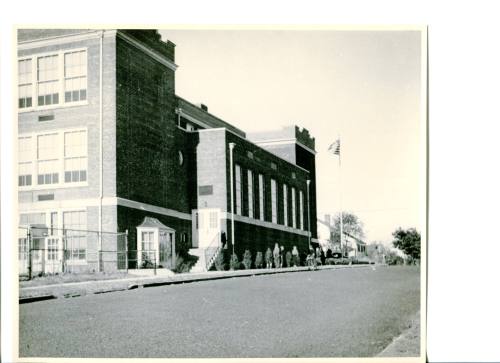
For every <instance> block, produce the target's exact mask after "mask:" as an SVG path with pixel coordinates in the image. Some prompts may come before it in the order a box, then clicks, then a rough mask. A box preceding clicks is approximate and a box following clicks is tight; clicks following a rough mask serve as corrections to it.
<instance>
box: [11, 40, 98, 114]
mask: <svg viewBox="0 0 500 363" xmlns="http://www.w3.org/2000/svg"><path fill="white" fill-rule="evenodd" d="M78 52H85V55H86V59H87V61H86V63H85V66H86V71H85V74H79V75H78V77H77V78H79V80H80V81H79V82H80V83H81V84H83V85H84V86H85V88H84V91H85V92H84V93H85V99H83V100H77V101H72V100H70V101H68V102H66V100H65V98H66V97H65V93H66V92H65V85H66V83H67V82H66V81H67V80H69V79H70V78H72V77H65V68H66V67H65V63H64V62H65V59H66V55H67V54H71V53H78ZM53 56H55V57H57V68H56V72H57V75H56V76H55V78H54V77H53V78H51V79H50V80H40V81H39V69H38V65H39V60H41V59H43V58H50V57H53ZM17 60H18V62H17V67H19V65H20V62H24V61H28V60H31V72H30V73H31V81H29V80H26V79H24V80H22V82H21V83H18V91H19V87H25V88H26V86H31V88H30V90H29V91H27V90H23V94H19V95H18V100H19V98H20V96H24V95H25V94H26V92H27V94H29V95H31V105H30V106H29V107H19V101H18V112H19V113H24V112H32V111H41V110H50V109H54V108H65V107H72V106H82V105H87V104H88V75H89V72H88V48H87V47H79V48H67V49H62V50H59V51H53V52H44V53H36V54H32V55H27V56H22V57H18V59H17ZM20 81H21V80H20ZM44 83H45V84H47V83H52V86H53V87H55V89H56V90H57V92H56V93H55V94H57V103H51V104H44V105H39V103H38V96H39V84H44ZM19 92H20V91H19ZM79 95H80V94H79ZM79 97H80V96H79ZM51 101H54V100H51ZM44 103H45V101H44Z"/></svg>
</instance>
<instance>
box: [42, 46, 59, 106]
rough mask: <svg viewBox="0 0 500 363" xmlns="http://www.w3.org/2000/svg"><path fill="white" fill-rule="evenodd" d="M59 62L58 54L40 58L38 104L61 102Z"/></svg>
mask: <svg viewBox="0 0 500 363" xmlns="http://www.w3.org/2000/svg"><path fill="white" fill-rule="evenodd" d="M58 62H59V56H58V55H49V56H45V57H39V58H38V63H37V80H38V106H44V105H54V104H57V103H59V77H58Z"/></svg>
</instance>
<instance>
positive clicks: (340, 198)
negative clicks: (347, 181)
mask: <svg viewBox="0 0 500 363" xmlns="http://www.w3.org/2000/svg"><path fill="white" fill-rule="evenodd" d="M338 136H339V138H338V140H339V201H340V203H339V204H340V251H342V242H343V240H344V218H343V213H342V162H341V153H342V151H341V150H340V134H339V135H338ZM346 251H347V248H346Z"/></svg>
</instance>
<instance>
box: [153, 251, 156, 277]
mask: <svg viewBox="0 0 500 363" xmlns="http://www.w3.org/2000/svg"><path fill="white" fill-rule="evenodd" d="M153 256H154V259H155V265H154V267H155V276H156V251H153Z"/></svg>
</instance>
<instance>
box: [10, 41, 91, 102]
mask: <svg viewBox="0 0 500 363" xmlns="http://www.w3.org/2000/svg"><path fill="white" fill-rule="evenodd" d="M18 82H19V83H18V84H19V91H18V92H19V95H18V97H19V108H20V109H22V108H30V107H34V106H47V105H56V104H59V103H71V102H78V101H85V100H86V99H87V51H86V50H78V51H70V52H59V53H57V54H50V55H43V56H33V57H32V58H26V59H21V60H19V61H18Z"/></svg>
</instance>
